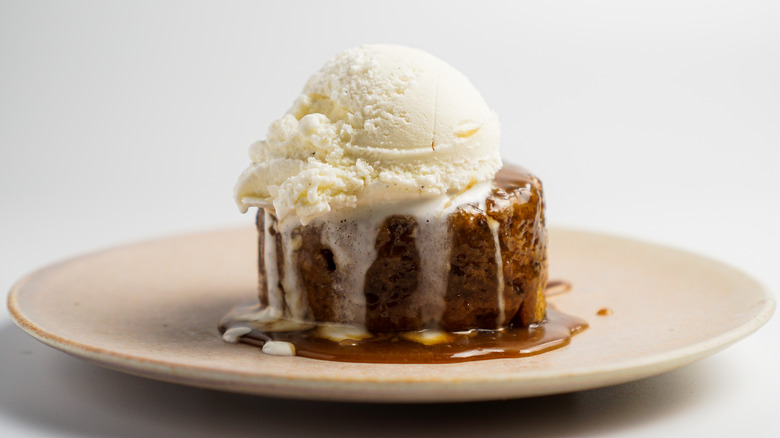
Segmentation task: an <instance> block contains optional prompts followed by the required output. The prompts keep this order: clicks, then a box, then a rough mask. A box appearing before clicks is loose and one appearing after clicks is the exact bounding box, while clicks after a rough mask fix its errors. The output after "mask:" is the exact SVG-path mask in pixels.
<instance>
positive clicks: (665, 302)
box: [8, 229, 775, 402]
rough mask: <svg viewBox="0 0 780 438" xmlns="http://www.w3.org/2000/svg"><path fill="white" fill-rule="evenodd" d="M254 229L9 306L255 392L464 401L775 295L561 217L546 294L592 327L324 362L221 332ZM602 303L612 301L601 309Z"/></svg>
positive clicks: (52, 278) (572, 382)
mask: <svg viewBox="0 0 780 438" xmlns="http://www.w3.org/2000/svg"><path fill="white" fill-rule="evenodd" d="M254 241H255V234H254V230H251V229H247V230H234V231H222V232H211V233H206V234H199V235H189V236H182V237H175V238H169V239H164V240H158V241H153V242H147V243H141V244H137V245H133V246H127V247H123V248H119V249H114V250H109V251H105V252H101V253H97V254H93V255H88V256H85V257H80V258H77V259H74V260H70V261H67V262H64V263H60V264H57V265H54V266H50V267H48V268H45V269H43V270H41V271H38V272H36V273H34V274H32V275H30V276H28V277H26V278H24V279H23V280H22V281H20V282H19V283H18V284H17V285H16V287H14V289H13V290H12V291H11V294H10V296H9V299H8V306H9V309H10V310H11V314H12V316H13V318H14V320H15V321H16V323H17V324H19V326H20V327H22V328H23V329H24V330H25V331H26V332H28V333H29V334H31V335H32V336H33V337H35V338H36V339H38V340H40V341H42V342H44V343H45V344H48V345H50V346H52V347H54V348H57V349H60V350H62V351H65V352H67V353H70V354H72V355H74V356H77V357H80V358H83V359H86V360H89V361H92V362H94V363H97V364H100V365H103V366H106V367H109V368H113V369H116V370H120V371H124V372H128V373H131V374H136V375H139V376H144V377H150V378H153V379H159V380H165V381H169V382H175V383H182V384H187V385H194V386H200V387H207V388H216V389H222V390H228V391H236V392H247V393H254V394H263V395H272V396H285V397H299V398H310V399H330V400H363V401H382V402H386V401H392V402H401V401H457V400H484V399H499V398H508V397H527V396H535V395H542V394H554V393H561V392H569V391H577V390H582V389H588V388H596V387H601V386H606V385H612V384H617V383H623V382H627V381H631V380H635V379H639V378H643V377H648V376H652V375H655V374H659V373H662V372H665V371H668V370H671V369H674V368H677V367H680V366H683V365H686V364H689V363H691V362H694V361H696V360H698V359H701V358H703V357H705V356H707V355H710V354H712V353H714V352H716V351H718V350H720V349H722V348H724V347H726V346H728V345H730V344H732V343H734V342H736V341H737V340H739V339H741V338H743V337H745V336H747V335H749V334H750V333H752V332H754V331H755V330H757V329H758V328H759V327H760V326H761V325H763V324H764V323H765V322H766V321H767V320H768V319H769V317H770V316H771V315H772V312H773V310H774V307H775V301H774V299H773V297H772V294H771V293H770V292H769V291H768V290H766V289H765V288H764V287H762V286H761V285H760V284H758V283H757V282H756V281H754V280H752V279H751V278H749V277H747V276H746V275H745V274H743V273H741V272H738V271H736V270H734V269H733V268H730V267H728V266H724V265H723V264H721V263H718V262H715V261H712V260H708V259H706V258H702V257H699V256H695V255H691V254H688V253H685V252H681V251H678V250H673V249H669V248H664V247H660V246H655V245H650V244H646V243H639V242H635V241H630V240H625V239H620V238H615V237H608V236H603V235H596V234H588V233H583V232H575V231H563V230H553V231H552V232H551V241H550V263H551V266H552V271H553V272H552V278H556V279H566V280H570V281H571V282H572V283H573V284H574V289H573V291H572V292H570V293H568V294H564V295H559V296H556V297H553V298H551V300H550V301H551V302H552V303H554V305H556V306H557V307H558V308H559V309H560V310H563V311H565V312H567V313H570V314H573V315H576V316H580V317H582V318H585V319H586V320H587V321H588V322H589V324H590V326H591V327H590V328H589V329H588V330H586V331H585V332H583V333H581V334H579V335H577V336H575V337H574V339H573V340H572V343H571V344H570V345H568V346H566V347H564V348H561V349H559V350H555V351H552V352H549V353H546V354H542V355H538V356H533V357H528V358H521V359H498V360H486V361H476V362H467V363H460V364H446V365H396V364H358V363H340V362H327V361H319V360H312V359H305V358H299V357H274V356H267V355H264V354H262V353H261V352H260V350H259V349H257V348H254V347H251V346H247V345H243V344H227V343H224V342H223V341H222V340H221V338H220V335H219V333H218V332H217V329H216V327H217V322H218V321H219V319H220V318H221V317H222V316H223V315H224V314H225V313H226V312H227V311H228V310H230V308H231V307H233V306H234V305H237V304H239V303H246V302H251V301H252V300H253V299H254V295H255V292H254V290H255V281H256V280H255V276H256V267H255V255H254V251H255V242H254ZM602 308H609V309H611V310H612V311H613V313H612V315H610V316H597V312H598V311H599V310H600V309H602Z"/></svg>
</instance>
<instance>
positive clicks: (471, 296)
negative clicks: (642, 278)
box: [257, 165, 547, 332]
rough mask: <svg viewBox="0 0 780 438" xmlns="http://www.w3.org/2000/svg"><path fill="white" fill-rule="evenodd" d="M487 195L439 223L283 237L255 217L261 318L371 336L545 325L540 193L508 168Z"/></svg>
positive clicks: (356, 225)
mask: <svg viewBox="0 0 780 438" xmlns="http://www.w3.org/2000/svg"><path fill="white" fill-rule="evenodd" d="M483 193H486V197H485V198H484V199H482V202H479V201H471V202H465V203H462V204H459V205H453V206H449V208H448V209H446V210H445V213H444V214H441V213H440V212H439V214H438V215H430V214H428V215H426V214H420V213H419V211H418V212H417V213H415V212H412V213H410V212H399V213H397V214H396V213H390V214H387V215H386V216H384V217H382V218H380V219H379V220H377V219H376V216H377V215H376V213H372V214H370V215H368V216H360V215H357V216H356V217H355V216H353V217H346V216H345V217H339V216H335V217H331V218H329V219H328V220H324V221H322V220H321V221H313V222H312V223H309V224H307V225H300V224H297V225H295V226H294V227H292V228H290V229H287V230H282V229H280V228H282V227H280V224H279V223H278V221H277V220H276V218H275V216H274V215H273V214H272V213H270V212H268V211H264V210H260V211H259V213H258V215H257V227H258V230H259V234H260V238H259V272H260V288H259V289H260V293H259V295H260V304H261V307H274V308H275V309H276V312H275V313H276V314H280V315H283V318H285V319H289V320H291V321H298V322H301V323H314V324H323V323H325V324H337V325H346V326H354V327H360V328H363V327H364V328H365V329H367V330H368V331H371V332H386V331H413V330H421V329H443V330H446V331H450V332H454V331H463V330H468V329H474V328H479V329H497V328H501V327H508V326H515V327H518V326H529V325H532V324H538V323H540V322H542V321H543V320H544V318H545V300H544V294H543V290H544V287H545V284H546V281H547V258H546V245H547V236H546V231H545V224H544V198H543V196H542V187H541V183H540V182H539V180H538V179H537V178H536V177H534V176H532V175H531V174H529V173H528V172H526V171H525V170H523V169H521V168H518V167H515V166H509V165H505V166H504V168H503V169H502V170H501V171H500V172H499V173H498V174H497V176H496V178H495V180H494V181H493V183H492V184H491V186H490V187H489V190H488V191H486V192H483ZM455 201H457V198H456V200H455ZM361 222H362V223H361ZM432 222H438V223H432ZM372 223H375V224H376V225H374V226H373V227H372V226H371V224H372ZM366 225H369V226H366ZM372 228H373V229H372ZM340 233H342V234H341V236H340ZM356 237H358V238H356ZM361 240H362V242H361ZM361 244H362V245H363V246H370V248H360V246H361ZM431 248H433V249H431ZM426 249H428V251H426ZM372 256H373V257H372ZM369 258H370V259H369ZM356 259H357V260H356ZM361 267H362V268H361ZM357 274H359V275H360V276H362V278H356V277H357V276H358V275H357ZM361 280H362V281H361ZM355 289H358V290H355Z"/></svg>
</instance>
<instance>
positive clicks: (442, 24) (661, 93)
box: [0, 1, 780, 437]
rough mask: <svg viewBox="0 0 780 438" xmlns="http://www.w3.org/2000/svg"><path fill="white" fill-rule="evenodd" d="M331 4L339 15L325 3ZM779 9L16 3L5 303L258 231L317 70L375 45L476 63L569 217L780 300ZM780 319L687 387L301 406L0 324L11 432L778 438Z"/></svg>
mask: <svg viewBox="0 0 780 438" xmlns="http://www.w3.org/2000/svg"><path fill="white" fill-rule="evenodd" d="M322 3H325V2H322ZM778 19H780V7H778V6H777V4H774V3H771V2H720V3H717V4H711V3H710V2H693V1H682V2H680V1H657V2H652V3H648V4H644V5H636V4H630V5H629V4H625V3H624V2H618V1H613V2H606V1H602V2H593V3H588V4H587V5H585V4H581V3H580V2H554V3H553V2H493V3H490V4H488V5H482V6H476V5H472V4H471V3H465V2H463V3H460V2H446V3H445V2H428V3H422V2H405V1H401V2H394V3H393V4H392V6H387V5H383V4H378V3H377V4H363V3H360V2H340V3H336V4H321V3H320V2H285V3H284V4H278V5H277V4H268V5H263V4H255V2H238V1H236V2H229V3H227V4H222V3H218V2H165V3H164V4H158V2H151V1H148V2H147V1H141V2H133V3H127V4H114V3H105V4H104V3H96V2H82V1H74V2H68V3H64V2H35V3H30V2H22V1H5V2H2V3H0V59H2V60H3V61H2V62H1V63H0V96H2V97H0V146H1V147H0V151H1V152H0V153H1V154H2V155H1V156H0V179H1V181H2V184H0V196H1V197H0V199H1V200H2V214H0V221H2V227H0V242H2V253H1V254H2V257H3V259H2V263H0V285H2V286H3V287H5V288H6V289H10V287H11V286H12V285H13V283H14V282H15V281H16V280H18V279H19V278H21V277H22V276H24V275H25V274H27V273H29V272H31V271H34V270H35V269H38V268H40V267H43V266H46V265H48V264H50V263H54V262H56V261H60V260H64V259H67V258H70V257H72V256H74V255H78V254H84V253H88V252H92V251H96V250H100V249H104V248H109V247H113V246H117V245H122V244H126V243H130V242H135V241H139V240H148V239H154V238H159V237H164V236H169V235H172V234H181V233H187V232H198V231H203V230H212V229H220V228H227V227H235V226H242V225H243V226H245V225H248V224H250V223H251V222H252V218H251V217H250V216H242V215H240V214H239V213H238V212H237V209H236V208H235V206H234V204H233V201H232V199H231V191H232V185H233V182H234V181H235V178H236V177H237V175H238V173H239V172H240V171H241V170H242V168H243V167H244V166H245V165H246V164H247V161H248V160H247V156H246V150H247V147H248V145H249V144H250V143H251V142H253V141H255V140H257V139H261V138H263V136H264V135H265V132H266V129H267V126H268V124H269V123H270V122H271V121H273V120H274V119H275V118H277V117H279V116H280V115H281V114H283V112H284V111H285V110H286V109H287V108H289V106H290V105H291V103H292V101H293V99H294V98H295V97H296V96H297V93H298V91H299V90H300V89H301V87H302V86H303V84H304V82H305V81H306V79H307V77H308V76H309V75H310V74H311V73H312V72H313V71H315V70H316V69H317V68H319V66H320V65H322V63H324V62H325V61H326V60H327V59H328V58H329V57H331V56H332V55H333V54H335V53H336V52H338V51H340V50H342V49H345V48H348V47H352V46H356V45H359V44H362V43H372V42H392V43H398V44H404V45H409V46H414V47H419V48H422V49H424V50H427V51H429V52H431V53H433V54H435V55H437V56H439V57H441V58H443V59H445V60H447V61H448V62H449V63H451V64H452V65H453V66H455V67H456V68H458V69H460V70H461V71H463V72H464V73H465V74H466V75H467V76H468V77H469V78H470V79H471V80H472V82H473V83H474V84H475V85H476V86H477V88H478V89H480V90H481V91H482V93H483V96H484V97H485V99H486V100H487V102H488V104H489V105H490V106H491V107H492V108H493V109H494V110H495V111H496V112H497V113H498V114H499V115H500V118H501V121H502V154H503V156H504V157H505V159H506V160H507V161H511V162H514V163H519V164H521V165H523V166H525V167H528V168H529V169H531V170H533V172H534V173H536V174H538V175H540V176H541V178H542V180H543V181H544V183H545V193H546V196H547V203H548V210H547V215H548V220H549V223H550V224H552V225H554V226H559V227H569V228H576V229H583V230H591V231H598V232H606V233H610V234H616V235H620V236H626V237H631V238H636V239H640V240H645V241H651V242H656V243H660V244H664V245H669V246H674V247H677V248H682V249H685V250H688V251H692V252H694V253H698V254H702V255H705V256H708V257H711V258H714V259H717V260H720V261H722V262H725V263H727V264H730V265H733V266H735V267H737V268H739V269H741V270H743V271H745V272H746V273H748V274H749V275H751V276H753V277H755V278H756V279H758V280H759V281H761V282H762V283H763V284H765V285H766V286H767V287H768V288H769V289H770V290H772V291H774V292H775V293H777V292H778V291H780V274H778V269H777V261H778V255H777V254H778V253H777V248H778V247H780V233H778V231H777V225H776V224H777V223H778V222H780V207H778V203H777V202H776V200H777V191H778V189H780V176H778V172H777V170H776V168H775V163H776V162H778V160H779V159H780V148H779V147H778V145H779V144H780V123H778V120H780V82H779V81H777V78H778V77H780V57H778V56H777V53H780V29H779V28H778V27H777V26H776V25H775V24H776V23H777V22H778ZM779 336H780V323H779V322H778V318H777V317H775V318H773V319H772V320H770V321H769V322H768V323H767V324H766V325H765V326H764V327H763V328H761V329H760V330H759V331H758V332H756V333H755V334H753V335H751V336H750V337H748V338H747V339H745V340H743V341H741V342H739V343H737V344H736V345H734V346H732V347H729V348H728V349H726V350H724V351H722V352H719V353H717V354H715V355H713V356H711V357H709V358H707V359H704V360H702V361H700V362H697V363H695V364H693V365H690V366H687V367H684V368H682V369H679V370H676V371H673V372H670V373H666V374H663V375H660V376H656V377H652V378H648V379H644V380H640V381H636V382H633V383H628V384H623V385H618V386H613V387H608V388H602V389H596V390H591V391H584V392H578V393H572V394H562V395H555V396H548V397H539V398H530V399H520V400H505V401H495V402H481V403H461V404H427V405H403V404H399V405H390V404H358V403H326V402H314V401H304V400H282V399H272V398H263V397H254V396H247V395H239V394H231V393H223V392H218V391H211V390H204V389H198V388H191V387H184V386H177V385H173V384H167V383H162V382H156V381H151V380H145V379H142V378H138V377H134V376H130V375H125V374H121V373H118V372H114V371H110V370H107V369H103V368H100V367H98V366H95V365H92V364H89V363H86V362H82V361H80V360H78V359H75V358H72V357H70V356H68V355H66V354H64V353H61V352H59V351H56V350H53V349H51V348H49V347H46V346H44V345H42V344H40V343H38V342H37V341H35V340H34V339H32V338H31V337H29V336H28V335H26V334H25V333H23V332H22V331H21V330H19V329H18V328H17V327H15V326H14V324H13V323H12V322H11V320H10V318H9V316H8V314H7V312H6V311H2V312H0V348H2V354H0V376H1V377H0V436H21V434H23V436H32V437H46V436H95V437H102V436H139V435H140V436H174V437H175V436H188V437H198V436H213V435H215V434H225V435H228V434H230V435H233V436H245V435H250V434H252V435H256V434H257V433H265V434H269V435H272V436H310V435H313V434H315V433H316V434H318V435H321V436H329V435H333V436H336V435H338V436H353V435H354V436H365V435H366V433H368V432H370V433H371V434H372V435H374V436H393V435H397V434H399V433H402V432H408V431H410V430H414V431H416V432H417V431H419V432H420V433H421V434H426V435H428V436H439V435H441V436H473V435H476V434H484V435H486V436H517V435H523V434H529V435H531V434H536V435H539V434H543V435H599V436H609V435H619V436H631V437H633V436H659V435H661V434H665V435H672V436H678V435H685V436H699V435H700V434H705V433H706V434H709V435H711V436H726V435H734V434H736V433H740V435H743V434H746V433H749V434H751V435H753V436H773V429H774V428H775V427H776V425H777V419H776V417H777V406H779V405H780V374H779V373H778V372H777V370H778V369H780V343H778V342H777V340H778V337H779Z"/></svg>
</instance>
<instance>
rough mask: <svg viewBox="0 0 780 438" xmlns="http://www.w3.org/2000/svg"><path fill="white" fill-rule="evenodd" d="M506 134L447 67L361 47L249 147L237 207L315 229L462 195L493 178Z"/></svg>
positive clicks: (392, 49)
mask: <svg viewBox="0 0 780 438" xmlns="http://www.w3.org/2000/svg"><path fill="white" fill-rule="evenodd" d="M499 135H500V129H499V123H498V117H497V116H496V114H495V113H494V112H493V111H491V110H490V108H488V106H487V104H486V103H485V101H484V100H483V99H482V96H480V94H479V92H477V90H476V89H475V88H474V86H473V85H472V84H471V83H470V82H469V80H468V79H467V78H466V77H465V76H464V75H463V74H461V73H460V72H458V71H457V70H455V69H454V68H452V67H451V66H450V65H448V64H447V63H445V62H444V61H442V60H440V59H438V58H436V57H434V56H431V55H429V54H427V53H425V52H423V51H421V50H417V49H411V48H407V47H401V46H393V45H365V46H360V47H357V48H354V49H351V50H347V51H345V52H342V53H340V54H338V55H337V56H336V57H335V58H333V59H332V60H331V61H329V62H328V63H327V64H325V66H324V67H323V68H322V69H321V70H320V71H318V72H317V73H315V74H314V75H313V76H312V77H311V78H310V79H309V81H308V83H307V84H306V86H305V87H304V89H303V92H302V94H301V95H300V96H299V97H298V98H297V99H296V101H295V103H294V104H293V107H292V108H291V109H290V110H289V111H288V113H287V114H286V115H284V116H283V117H282V118H281V119H279V120H276V121H275V122H273V123H272V124H271V126H270V128H269V130H268V135H267V138H266V139H265V140H263V141H259V142H257V143H254V144H253V145H252V146H251V147H250V151H249V154H250V157H251V159H252V164H251V165H250V166H249V168H247V169H246V170H245V171H244V172H243V173H242V175H241V176H240V178H239V180H238V183H237V184H236V188H235V197H236V202H237V203H238V205H239V207H240V208H241V210H242V211H246V210H247V208H248V207H250V206H258V207H262V208H272V209H273V210H274V211H275V213H276V215H277V217H278V218H279V219H280V220H281V219H284V218H285V217H287V216H289V215H293V214H294V215H296V216H297V217H298V218H299V219H300V221H301V223H303V224H306V223H308V222H310V221H311V220H313V219H315V218H317V217H318V216H321V215H323V214H325V213H327V212H329V211H333V210H339V209H343V208H352V207H359V206H361V205H367V204H374V203H386V202H395V201H402V200H406V199H420V198H421V197H429V196H436V195H442V194H447V193H450V194H455V193H457V192H460V191H462V190H465V189H466V188H468V187H469V186H471V185H473V184H475V183H478V182H483V181H488V180H490V179H492V178H493V176H494V175H495V173H496V172H497V171H498V169H499V168H500V167H501V157H500V154H499Z"/></svg>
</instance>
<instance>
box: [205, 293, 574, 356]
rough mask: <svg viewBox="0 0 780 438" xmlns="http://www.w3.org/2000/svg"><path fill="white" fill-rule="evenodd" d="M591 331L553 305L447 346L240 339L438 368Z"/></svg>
mask: <svg viewBox="0 0 780 438" xmlns="http://www.w3.org/2000/svg"><path fill="white" fill-rule="evenodd" d="M551 283H552V282H551ZM549 286H553V285H552V284H550V285H548V287H549ZM555 286H556V287H555V288H553V287H549V289H551V290H554V289H558V290H557V293H562V292H563V291H565V290H566V289H569V288H570V286H567V285H565V284H564V285H562V284H555ZM562 289H564V290H562ZM239 326H244V327H245V324H244V323H242V322H241V321H237V320H232V319H231V315H230V314H228V316H226V317H225V318H224V319H223V320H222V321H221V322H220V324H219V330H220V332H221V333H224V332H225V331H226V330H228V329H230V328H232V327H239ZM586 328H588V324H587V323H586V322H585V321H583V320H582V319H580V318H577V317H574V316H570V315H566V314H564V313H562V312H560V311H558V310H556V309H555V308H554V307H552V306H550V305H549V304H548V306H547V318H546V319H545V321H544V322H543V323H542V324H536V325H533V326H530V327H509V328H503V329H499V330H477V329H475V330H469V331H464V332H455V333H447V335H448V336H449V340H448V341H447V342H441V343H437V344H434V345H425V344H422V343H420V342H416V341H410V340H407V339H404V337H402V334H401V333H396V332H372V333H371V335H372V337H370V338H367V339H362V340H351V339H350V340H344V341H340V342H336V341H331V340H329V339H325V338H321V337H319V336H317V335H316V334H315V333H316V330H315V329H310V330H305V331H289V332H261V331H258V330H252V331H250V332H249V333H246V334H244V335H242V336H241V337H240V338H239V339H238V340H239V342H242V343H245V344H249V345H253V346H256V347H262V346H263V344H265V342H266V341H284V342H289V343H291V344H293V345H294V346H295V355H296V356H301V357H307V358H311V359H321V360H330V361H337V362H358V363H414V364H437V363H457V362H468V361H474V360H484V359H505V358H519V357H526V356H534V355H537V354H542V353H545V352H547V351H550V350H555V349H557V348H561V347H563V346H566V345H568V344H569V342H570V341H571V337H572V336H573V335H575V334H577V333H579V332H582V331H583V330H585V329H586Z"/></svg>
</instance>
